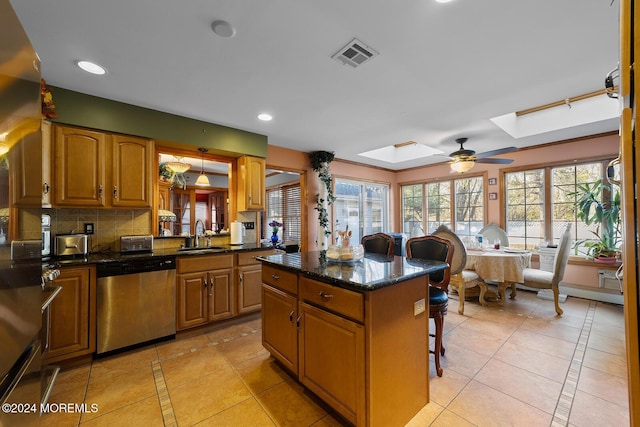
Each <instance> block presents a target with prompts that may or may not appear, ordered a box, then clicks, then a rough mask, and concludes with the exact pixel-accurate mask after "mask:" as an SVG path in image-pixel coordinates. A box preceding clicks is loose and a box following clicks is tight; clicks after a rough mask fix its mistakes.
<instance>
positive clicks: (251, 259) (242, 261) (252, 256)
mask: <svg viewBox="0 0 640 427" xmlns="http://www.w3.org/2000/svg"><path fill="white" fill-rule="evenodd" d="M273 253H274V250H273V249H269V250H266V251H251V252H240V253H238V265H251V264H260V261H257V260H256V257H259V256H269V255H273Z"/></svg>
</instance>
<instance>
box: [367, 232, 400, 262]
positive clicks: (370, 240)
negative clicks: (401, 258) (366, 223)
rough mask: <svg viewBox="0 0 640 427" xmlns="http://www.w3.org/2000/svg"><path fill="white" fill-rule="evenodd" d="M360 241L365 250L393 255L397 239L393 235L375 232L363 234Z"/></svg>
mask: <svg viewBox="0 0 640 427" xmlns="http://www.w3.org/2000/svg"><path fill="white" fill-rule="evenodd" d="M360 243H361V244H362V246H363V247H364V251H365V253H366V252H370V253H376V254H383V255H387V256H393V246H394V245H395V240H394V238H393V237H391V236H389V235H388V234H385V233H375V234H368V235H366V236H362V239H360Z"/></svg>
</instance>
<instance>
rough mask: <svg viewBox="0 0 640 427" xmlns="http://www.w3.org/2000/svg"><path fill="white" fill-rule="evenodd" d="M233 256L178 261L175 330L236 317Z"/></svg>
mask: <svg viewBox="0 0 640 427" xmlns="http://www.w3.org/2000/svg"><path fill="white" fill-rule="evenodd" d="M233 257H234V255H233V254H224V255H202V256H185V257H179V258H178V268H177V293H176V294H177V301H176V305H177V310H176V312H177V329H178V330H183V329H188V328H192V327H195V326H200V325H204V324H206V323H208V322H211V321H214V320H221V319H227V318H230V317H233V316H234V315H235V292H234V283H233V266H234V263H233Z"/></svg>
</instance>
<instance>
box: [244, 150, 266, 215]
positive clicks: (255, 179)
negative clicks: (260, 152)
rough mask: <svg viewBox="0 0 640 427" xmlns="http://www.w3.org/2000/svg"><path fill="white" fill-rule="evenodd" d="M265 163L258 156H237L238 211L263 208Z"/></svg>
mask: <svg viewBox="0 0 640 427" xmlns="http://www.w3.org/2000/svg"><path fill="white" fill-rule="evenodd" d="M265 165H266V162H265V159H262V158H260V157H251V156H241V157H240V158H238V191H237V193H238V195H237V204H238V211H256V210H257V211H260V210H264V209H265V197H266V196H265V175H264V174H265Z"/></svg>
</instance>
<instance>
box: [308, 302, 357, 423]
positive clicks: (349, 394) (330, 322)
mask: <svg viewBox="0 0 640 427" xmlns="http://www.w3.org/2000/svg"><path fill="white" fill-rule="evenodd" d="M298 307H299V315H300V336H299V339H300V341H299V345H298V349H299V371H298V378H299V380H300V382H301V383H302V384H304V385H305V386H306V387H307V388H308V389H309V390H311V391H312V392H314V393H315V394H317V395H318V396H319V397H320V398H321V399H322V400H324V401H325V402H327V403H328V404H329V405H330V406H331V407H333V408H334V409H336V410H337V411H338V412H340V413H341V414H342V415H343V416H344V417H345V418H346V419H347V420H349V421H350V422H352V423H353V424H355V425H363V424H364V414H365V379H364V378H365V352H364V348H365V347H364V346H365V343H364V326H363V325H360V324H358V323H355V322H352V321H350V320H347V319H345V318H343V317H340V316H337V315H335V314H331V313H329V312H327V311H325V310H322V309H319V308H316V307H314V306H312V305H309V304H306V303H304V302H300V303H299V304H298Z"/></svg>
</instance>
